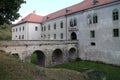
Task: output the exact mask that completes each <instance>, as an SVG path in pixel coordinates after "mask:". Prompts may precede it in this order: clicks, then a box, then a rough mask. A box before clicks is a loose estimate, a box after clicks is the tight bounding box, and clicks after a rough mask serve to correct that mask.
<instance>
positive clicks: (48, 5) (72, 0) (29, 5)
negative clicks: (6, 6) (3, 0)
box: [13, 0, 83, 23]
mask: <svg viewBox="0 0 120 80" xmlns="http://www.w3.org/2000/svg"><path fill="white" fill-rule="evenodd" d="M25 1H26V3H25V4H22V5H21V8H20V10H19V13H20V15H21V17H20V18H19V19H18V20H16V21H15V22H13V23H17V22H18V21H19V20H20V19H22V18H24V17H25V16H27V15H28V14H30V13H32V12H33V11H35V13H36V14H38V15H41V16H45V15H47V14H50V13H53V12H55V11H58V10H60V9H63V8H66V7H69V6H72V5H74V4H77V3H80V2H81V1H83V0H25Z"/></svg>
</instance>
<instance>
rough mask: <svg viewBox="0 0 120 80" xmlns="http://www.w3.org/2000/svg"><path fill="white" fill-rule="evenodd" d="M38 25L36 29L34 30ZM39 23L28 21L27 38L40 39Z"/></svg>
mask: <svg viewBox="0 0 120 80" xmlns="http://www.w3.org/2000/svg"><path fill="white" fill-rule="evenodd" d="M35 27H38V30H37V31H36V30H35ZM40 34H41V24H39V23H28V40H41V36H40Z"/></svg>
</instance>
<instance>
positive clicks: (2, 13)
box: [0, 0, 25, 25]
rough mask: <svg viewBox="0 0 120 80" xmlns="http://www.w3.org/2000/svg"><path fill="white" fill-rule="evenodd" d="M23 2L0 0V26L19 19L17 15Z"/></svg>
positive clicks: (18, 0)
mask: <svg viewBox="0 0 120 80" xmlns="http://www.w3.org/2000/svg"><path fill="white" fill-rule="evenodd" d="M23 3H25V1H24V0H0V25H3V24H4V23H11V21H14V20H16V19H18V18H19V17H20V14H19V13H18V11H19V9H20V8H21V4H23Z"/></svg>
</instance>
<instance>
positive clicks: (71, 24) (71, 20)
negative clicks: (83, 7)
mask: <svg viewBox="0 0 120 80" xmlns="http://www.w3.org/2000/svg"><path fill="white" fill-rule="evenodd" d="M73 25H74V22H73V19H70V27H73Z"/></svg>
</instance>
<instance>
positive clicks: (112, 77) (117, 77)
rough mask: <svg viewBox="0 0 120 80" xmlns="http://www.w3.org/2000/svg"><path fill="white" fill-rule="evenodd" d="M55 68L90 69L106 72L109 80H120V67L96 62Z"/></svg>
mask: <svg viewBox="0 0 120 80" xmlns="http://www.w3.org/2000/svg"><path fill="white" fill-rule="evenodd" d="M53 68H65V69H70V70H76V71H79V70H80V69H82V68H89V69H94V70H99V71H103V72H105V73H106V76H107V80H120V67H115V66H110V65H106V64H101V63H96V62H88V61H76V62H69V63H66V64H61V65H57V66H54V67H53Z"/></svg>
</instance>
